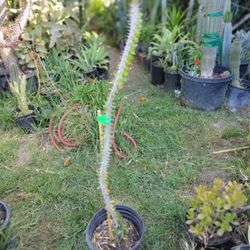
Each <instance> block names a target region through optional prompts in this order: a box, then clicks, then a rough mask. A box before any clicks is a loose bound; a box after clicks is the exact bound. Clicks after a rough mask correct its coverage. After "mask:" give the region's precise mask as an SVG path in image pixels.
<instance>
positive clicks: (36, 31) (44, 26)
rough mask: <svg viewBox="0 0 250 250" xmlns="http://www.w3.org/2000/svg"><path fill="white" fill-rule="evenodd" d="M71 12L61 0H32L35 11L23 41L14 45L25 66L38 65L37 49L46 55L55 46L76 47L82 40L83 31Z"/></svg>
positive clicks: (63, 48) (63, 47)
mask: <svg viewBox="0 0 250 250" xmlns="http://www.w3.org/2000/svg"><path fill="white" fill-rule="evenodd" d="M69 13H70V12H69V11H68V9H67V8H65V7H64V6H63V3H62V2H61V1H57V0H45V1H40V0H34V1H33V4H32V15H31V16H30V19H29V22H28V25H27V28H26V29H25V30H24V32H23V33H22V36H21V37H22V42H21V43H20V44H19V45H18V46H17V47H16V48H15V52H16V54H17V56H18V60H19V64H20V65H21V67H22V69H23V70H26V69H34V68H35V67H36V65H35V63H34V58H36V53H37V54H38V55H39V57H40V58H42V59H43V58H44V57H45V55H46V54H47V53H48V51H49V49H51V48H54V47H56V48H57V50H59V51H63V52H72V51H73V50H74V47H75V46H76V45H77V44H78V43H79V42H80V41H81V40H82V32H80V30H79V28H78V24H77V22H75V21H74V20H72V19H70V14H69Z"/></svg>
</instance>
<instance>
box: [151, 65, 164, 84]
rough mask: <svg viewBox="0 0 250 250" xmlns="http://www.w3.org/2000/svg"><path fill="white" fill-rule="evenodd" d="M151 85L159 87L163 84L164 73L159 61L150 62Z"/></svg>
mask: <svg viewBox="0 0 250 250" xmlns="http://www.w3.org/2000/svg"><path fill="white" fill-rule="evenodd" d="M150 72H151V83H152V84H153V85H160V84H163V83H164V71H163V67H162V66H161V65H160V62H159V61H151V68H150Z"/></svg>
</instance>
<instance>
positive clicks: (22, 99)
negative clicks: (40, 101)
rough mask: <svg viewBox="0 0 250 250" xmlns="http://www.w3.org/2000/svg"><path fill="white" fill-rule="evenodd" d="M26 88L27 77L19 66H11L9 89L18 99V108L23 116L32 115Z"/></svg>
mask: <svg viewBox="0 0 250 250" xmlns="http://www.w3.org/2000/svg"><path fill="white" fill-rule="evenodd" d="M26 86H27V81H26V76H25V75H24V74H23V73H22V72H21V71H20V70H19V68H18V65H17V64H11V66H10V81H9V87H10V91H11V93H12V94H13V95H14V96H15V97H16V99H17V102H18V108H19V109H20V114H21V115H27V114H29V113H31V111H30V109H29V106H28V102H27V96H26Z"/></svg>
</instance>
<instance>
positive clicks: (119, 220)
mask: <svg viewBox="0 0 250 250" xmlns="http://www.w3.org/2000/svg"><path fill="white" fill-rule="evenodd" d="M130 17H131V21H130V31H129V35H128V40H127V43H126V46H125V48H124V51H123V54H122V58H121V62H120V64H119V66H118V70H117V73H116V74H115V77H114V80H113V87H112V90H111V92H110V95H109V97H108V100H107V103H106V111H105V114H103V115H101V116H99V117H98V121H99V123H100V124H102V127H104V139H103V141H102V140H101V141H102V143H101V144H102V150H101V153H102V162H101V169H100V187H101V191H102V195H103V199H104V201H105V204H106V207H105V209H101V210H100V211H98V212H97V214H95V216H94V217H93V218H92V219H91V221H90V222H89V224H88V227H87V230H86V241H87V243H88V247H89V249H92V250H96V249H98V247H97V246H101V247H102V248H103V249H111V248H113V249H124V250H125V249H132V250H135V249H139V247H140V244H141V241H142V238H143V234H144V224H143V221H142V219H141V217H140V216H139V214H138V213H137V212H136V211H135V210H133V209H131V208H130V207H128V206H123V205H116V206H114V203H113V201H112V200H111V198H110V194H109V188H108V185H107V180H108V178H107V175H108V173H107V169H108V164H109V160H110V152H111V150H110V149H111V145H112V136H113V132H112V122H111V120H112V119H111V116H112V113H113V112H112V111H113V101H114V97H115V95H116V92H117V91H118V89H119V88H121V87H122V86H123V85H124V83H125V80H126V79H127V74H128V71H129V66H130V64H131V63H132V60H133V55H134V53H135V50H136V46H137V43H138V40H139V35H140V29H141V25H142V21H141V13H140V10H139V3H138V1H136V0H134V1H132V3H131V13H130ZM104 237H105V241H103V239H104Z"/></svg>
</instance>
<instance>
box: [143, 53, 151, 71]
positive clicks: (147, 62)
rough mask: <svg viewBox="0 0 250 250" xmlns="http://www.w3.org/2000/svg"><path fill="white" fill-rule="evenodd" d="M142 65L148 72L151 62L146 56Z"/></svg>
mask: <svg viewBox="0 0 250 250" xmlns="http://www.w3.org/2000/svg"><path fill="white" fill-rule="evenodd" d="M143 65H144V67H145V69H146V70H148V71H150V65H151V61H150V59H149V58H148V57H147V56H145V57H144V58H143Z"/></svg>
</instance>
